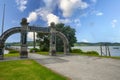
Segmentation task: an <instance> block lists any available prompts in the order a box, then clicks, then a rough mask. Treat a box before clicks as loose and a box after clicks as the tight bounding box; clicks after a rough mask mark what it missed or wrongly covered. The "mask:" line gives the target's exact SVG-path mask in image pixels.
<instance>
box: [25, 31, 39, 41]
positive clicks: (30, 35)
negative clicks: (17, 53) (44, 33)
mask: <svg viewBox="0 0 120 80" xmlns="http://www.w3.org/2000/svg"><path fill="white" fill-rule="evenodd" d="M27 36H28V38H29V39H31V40H33V38H34V36H33V32H29V33H28V35H27ZM35 39H37V33H36V32H35Z"/></svg>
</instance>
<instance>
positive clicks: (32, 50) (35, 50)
mask: <svg viewBox="0 0 120 80" xmlns="http://www.w3.org/2000/svg"><path fill="white" fill-rule="evenodd" d="M39 51H40V50H39V49H38V48H31V49H30V52H39Z"/></svg>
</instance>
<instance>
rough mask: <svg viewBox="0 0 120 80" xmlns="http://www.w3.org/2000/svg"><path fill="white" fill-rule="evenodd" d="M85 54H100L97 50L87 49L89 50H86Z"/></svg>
mask: <svg viewBox="0 0 120 80" xmlns="http://www.w3.org/2000/svg"><path fill="white" fill-rule="evenodd" d="M84 53H85V54H88V55H95V56H99V53H98V52H96V51H87V52H84Z"/></svg>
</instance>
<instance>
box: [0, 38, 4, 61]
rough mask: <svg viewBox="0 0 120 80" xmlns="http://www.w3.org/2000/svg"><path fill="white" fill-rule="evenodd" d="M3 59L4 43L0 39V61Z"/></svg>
mask: <svg viewBox="0 0 120 80" xmlns="http://www.w3.org/2000/svg"><path fill="white" fill-rule="evenodd" d="M3 59H4V43H3V42H2V40H1V39H0V60H3Z"/></svg>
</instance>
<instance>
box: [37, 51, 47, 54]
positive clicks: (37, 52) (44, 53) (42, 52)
mask: <svg viewBox="0 0 120 80" xmlns="http://www.w3.org/2000/svg"><path fill="white" fill-rule="evenodd" d="M37 54H40V55H49V52H43V51H42V52H37Z"/></svg>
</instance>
